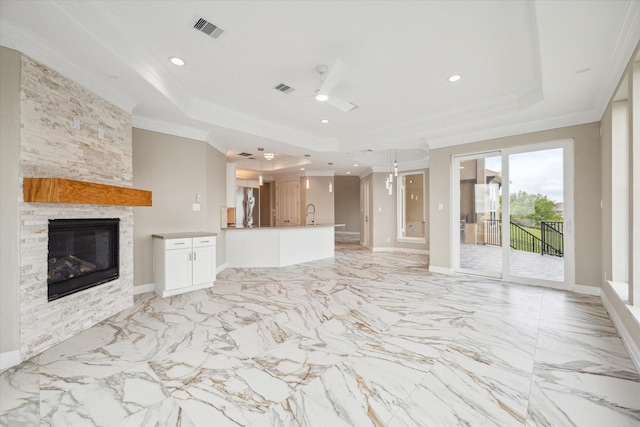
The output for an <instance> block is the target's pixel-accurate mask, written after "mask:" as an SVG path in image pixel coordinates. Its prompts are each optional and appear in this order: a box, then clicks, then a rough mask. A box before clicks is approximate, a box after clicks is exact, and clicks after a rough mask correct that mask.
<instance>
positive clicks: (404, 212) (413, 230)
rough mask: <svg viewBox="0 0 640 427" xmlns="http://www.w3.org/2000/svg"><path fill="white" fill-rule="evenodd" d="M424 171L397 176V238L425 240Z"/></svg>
mask: <svg viewBox="0 0 640 427" xmlns="http://www.w3.org/2000/svg"><path fill="white" fill-rule="evenodd" d="M424 200H425V197H424V173H423V172H413V173H411V172H410V173H402V174H400V175H399V176H398V240H408V241H425V238H426V233H425V227H426V218H425V209H424Z"/></svg>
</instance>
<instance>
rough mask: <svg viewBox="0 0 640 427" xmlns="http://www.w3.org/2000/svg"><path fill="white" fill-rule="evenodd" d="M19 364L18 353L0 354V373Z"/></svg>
mask: <svg viewBox="0 0 640 427" xmlns="http://www.w3.org/2000/svg"><path fill="white" fill-rule="evenodd" d="M19 364H20V351H19V350H14V351H7V352H5V353H0V372H4V371H5V370H7V369H9V368H11V367H13V366H16V365H19Z"/></svg>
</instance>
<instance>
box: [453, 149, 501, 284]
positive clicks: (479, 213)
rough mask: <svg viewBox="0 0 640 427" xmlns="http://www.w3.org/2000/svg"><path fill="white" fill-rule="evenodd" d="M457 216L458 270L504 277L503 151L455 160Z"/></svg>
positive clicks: (455, 210)
mask: <svg viewBox="0 0 640 427" xmlns="http://www.w3.org/2000/svg"><path fill="white" fill-rule="evenodd" d="M453 168H454V175H455V178H454V182H456V183H457V191H458V194H457V195H456V196H454V206H455V207H454V212H456V213H457V214H456V215H455V216H454V219H455V220H456V224H454V227H455V228H456V230H457V229H458V227H457V225H458V224H457V220H458V219H459V221H460V222H459V233H460V235H459V239H457V237H458V235H457V232H455V231H454V233H455V234H456V236H454V239H456V240H457V245H454V247H456V246H457V261H458V262H457V266H456V267H457V268H456V269H457V270H458V271H461V272H468V273H473V274H480V275H486V276H491V277H502V270H503V263H502V251H501V245H502V240H501V229H500V224H501V220H502V206H501V203H502V192H501V187H502V155H501V154H500V153H499V152H495V153H485V154H478V155H471V156H460V157H456V158H455V159H454V165H453Z"/></svg>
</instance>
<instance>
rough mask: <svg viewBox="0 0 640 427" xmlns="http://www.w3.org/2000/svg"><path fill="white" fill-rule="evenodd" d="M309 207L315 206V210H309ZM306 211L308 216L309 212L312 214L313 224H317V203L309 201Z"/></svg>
mask: <svg viewBox="0 0 640 427" xmlns="http://www.w3.org/2000/svg"><path fill="white" fill-rule="evenodd" d="M309 208H313V211H311V212H309ZM305 213H306V216H307V217H308V216H309V214H311V215H312V217H311V225H316V207H315V205H314V204H313V203H309V204H308V205H307V209H306V212H305ZM305 222H306V221H305Z"/></svg>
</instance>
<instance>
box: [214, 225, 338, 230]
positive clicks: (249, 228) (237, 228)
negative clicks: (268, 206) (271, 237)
mask: <svg viewBox="0 0 640 427" xmlns="http://www.w3.org/2000/svg"><path fill="white" fill-rule="evenodd" d="M345 225H346V224H315V225H311V224H309V225H281V226H274V227H270V226H262V227H227V228H223V230H288V229H292V228H319V227H344V226H345Z"/></svg>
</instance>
